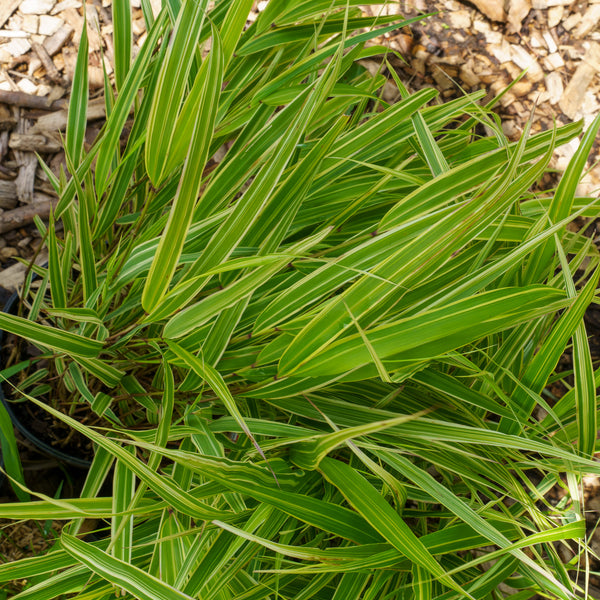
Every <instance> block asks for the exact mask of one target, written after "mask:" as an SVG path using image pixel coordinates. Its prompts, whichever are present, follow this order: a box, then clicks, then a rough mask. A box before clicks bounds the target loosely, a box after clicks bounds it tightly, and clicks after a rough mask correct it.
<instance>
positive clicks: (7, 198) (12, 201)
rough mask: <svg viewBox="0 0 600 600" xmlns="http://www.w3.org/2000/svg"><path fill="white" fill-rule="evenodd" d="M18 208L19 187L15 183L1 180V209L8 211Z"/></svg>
mask: <svg viewBox="0 0 600 600" xmlns="http://www.w3.org/2000/svg"><path fill="white" fill-rule="evenodd" d="M16 206H17V186H16V185H15V182H14V181H6V180H4V179H0V208H2V209H4V210H6V209H11V208H15V207H16Z"/></svg>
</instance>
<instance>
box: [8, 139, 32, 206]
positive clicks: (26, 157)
mask: <svg viewBox="0 0 600 600" xmlns="http://www.w3.org/2000/svg"><path fill="white" fill-rule="evenodd" d="M9 144H10V141H9ZM19 153H20V154H21V159H20V163H21V166H20V167H19V174H18V175H17V178H16V179H15V185H16V186H17V198H18V199H19V202H21V203H22V204H31V203H32V202H33V200H34V193H33V186H34V183H35V172H36V171H37V167H38V159H37V156H36V155H35V154H32V153H31V152H23V153H21V152H19Z"/></svg>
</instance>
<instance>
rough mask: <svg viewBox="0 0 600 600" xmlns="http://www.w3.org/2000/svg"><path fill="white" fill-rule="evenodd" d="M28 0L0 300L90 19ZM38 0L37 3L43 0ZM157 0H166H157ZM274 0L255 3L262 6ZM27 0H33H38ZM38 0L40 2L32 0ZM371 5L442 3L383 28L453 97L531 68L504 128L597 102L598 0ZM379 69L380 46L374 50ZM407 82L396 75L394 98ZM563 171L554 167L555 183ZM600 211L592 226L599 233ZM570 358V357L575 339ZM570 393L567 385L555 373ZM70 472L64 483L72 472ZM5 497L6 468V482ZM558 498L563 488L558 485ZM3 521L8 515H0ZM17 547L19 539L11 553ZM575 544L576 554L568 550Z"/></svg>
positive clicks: (593, 509) (90, 14)
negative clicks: (408, 21)
mask: <svg viewBox="0 0 600 600" xmlns="http://www.w3.org/2000/svg"><path fill="white" fill-rule="evenodd" d="M22 4H24V0H0V304H2V305H3V304H4V302H5V301H6V300H7V299H8V297H9V296H10V295H11V293H12V292H13V291H14V290H15V289H17V288H18V286H19V285H20V283H21V281H22V277H23V274H24V267H23V266H22V265H21V264H20V263H19V262H18V260H17V259H18V258H23V259H31V258H32V257H36V260H37V261H38V262H39V263H40V264H41V263H43V262H44V261H45V260H46V257H45V256H44V255H43V254H42V253H40V252H39V249H40V245H41V238H40V234H39V232H38V230H37V228H36V227H35V226H34V225H33V224H32V221H33V217H34V215H36V214H37V215H39V216H40V217H41V218H42V219H44V218H45V217H47V215H48V214H49V211H50V209H51V207H52V205H53V204H54V203H55V202H56V197H55V195H54V192H53V190H52V188H51V186H50V185H49V182H48V180H47V177H46V176H45V174H44V173H43V171H42V170H41V169H40V168H39V167H38V166H37V159H36V155H35V153H36V152H37V153H39V154H40V155H41V156H42V158H43V159H44V160H45V161H46V163H47V164H48V165H49V166H50V167H51V169H52V170H53V171H54V172H55V173H58V171H59V168H60V165H61V164H64V155H63V153H62V152H61V150H60V142H61V138H60V136H61V132H64V126H65V123H66V121H65V118H64V115H65V113H64V107H65V106H66V105H67V102H68V89H69V86H70V81H71V78H72V74H73V69H74V64H75V57H76V54H77V48H78V44H79V37H80V34H81V29H82V26H83V4H82V0H62V1H58V2H56V1H50V2H40V6H41V5H43V6H44V7H46V8H40V11H39V12H38V13H35V12H34V13H31V12H27V11H25V10H21V8H20V7H21V5H22ZM33 4H35V3H33ZM152 4H153V5H154V4H155V1H154V0H152ZM263 4H265V3H264V2H258V3H257V9H258V8H260V7H261V5H263ZM29 5H30V6H31V5H32V1H31V0H29ZM110 5H111V2H110V0H88V2H87V3H86V4H85V12H86V16H87V20H88V23H92V24H95V25H96V26H95V27H92V28H90V83H91V86H92V101H91V103H90V110H89V112H88V123H89V130H88V133H87V136H86V140H87V141H88V142H90V143H91V141H92V140H93V139H94V137H95V135H96V133H97V132H98V130H99V127H100V126H101V124H102V118H103V116H104V113H103V99H102V97H101V94H102V89H101V88H102V60H103V59H102V54H101V51H103V52H104V56H105V57H106V58H105V61H104V66H105V67H106V68H107V71H108V72H109V74H110V72H111V71H112V66H111V65H112V61H113V54H112V51H113V50H112V49H113V46H112V41H111V33H112V20H111V12H110ZM132 6H133V17H134V22H133V32H134V35H135V43H134V52H136V51H137V49H138V48H139V46H140V45H141V43H143V40H144V37H145V30H144V26H143V18H142V14H141V9H140V6H139V0H132ZM27 10H29V9H27ZM365 11H366V12H367V13H369V14H372V15H376V14H378V13H379V12H382V13H385V12H389V11H393V13H394V14H398V13H400V14H403V15H404V16H406V17H411V16H415V15H418V14H425V13H429V14H431V16H429V17H427V18H425V19H423V20H422V21H420V22H418V23H416V24H413V25H412V26H411V27H410V28H409V27H405V28H402V29H398V30H396V31H394V32H392V33H390V34H386V35H385V36H384V39H382V40H378V42H379V43H383V44H385V45H386V46H388V47H389V48H390V49H391V50H394V51H395V52H397V53H398V54H399V55H400V56H401V57H400V56H392V55H390V56H389V58H390V61H391V64H392V65H393V67H394V68H395V69H396V71H397V72H398V74H399V75H400V76H401V78H402V79H403V81H404V83H405V85H406V86H407V87H408V88H409V90H410V91H415V90H417V89H420V88H422V87H425V86H433V87H436V88H437V89H438V90H439V91H440V96H441V99H442V100H448V99H451V98H454V97H458V96H459V95H461V94H463V93H464V92H474V91H477V90H484V92H485V95H486V96H485V101H489V100H491V99H492V98H493V97H494V96H495V95H496V94H498V93H499V92H501V91H502V90H503V89H505V88H506V87H507V86H508V85H509V84H510V83H511V82H513V81H514V79H515V78H517V77H519V76H521V75H522V71H523V69H527V72H526V74H525V75H524V76H523V77H522V78H521V79H520V80H519V81H518V82H517V83H516V84H515V85H514V86H513V87H512V88H511V89H510V91H509V92H508V93H507V94H505V95H504V96H503V98H502V100H501V102H500V103H499V105H498V106H497V107H496V108H495V109H494V110H495V112H497V114H498V115H499V116H500V117H501V119H502V128H503V130H504V132H505V134H506V135H507V136H508V137H510V138H511V139H517V138H518V137H519V136H520V135H521V133H522V132H523V130H524V127H525V124H526V123H527V122H528V121H529V120H530V119H531V121H532V130H533V131H534V132H535V131H540V130H545V129H548V128H550V127H552V126H553V124H554V122H557V123H567V122H570V121H572V120H577V119H583V121H584V124H585V126H586V127H587V126H588V125H589V124H590V123H591V121H592V120H593V118H594V117H595V116H596V115H597V114H598V113H600V78H599V77H598V73H599V72H600V29H599V28H598V24H599V23H600V2H598V0H595V1H594V0H575V1H571V0H507V1H506V2H498V0H472V2H468V1H464V2H459V1H457V0H399V1H397V2H391V3H389V4H388V5H387V6H381V7H378V6H370V7H367V8H365ZM364 64H365V66H367V68H370V69H372V70H374V71H376V70H378V69H379V68H380V65H379V63H377V62H376V61H374V60H369V61H364ZM398 96H399V93H398V89H397V88H396V87H395V85H394V84H393V83H391V82H390V83H388V84H387V86H386V88H385V92H384V98H385V99H386V100H388V101H393V100H395V99H397V98H398ZM576 148H577V143H576V141H574V142H572V143H570V144H567V145H565V146H563V147H561V148H559V149H557V151H556V153H555V155H554V157H553V162H552V165H553V167H555V168H556V169H557V171H559V172H560V170H561V169H564V167H565V166H566V164H567V162H568V161H569V159H570V158H571V157H572V155H573V153H574V152H575V150H576ZM599 161H600V141H598V142H597V143H596V144H595V145H594V149H593V152H592V157H591V159H590V161H589V167H590V169H589V172H588V173H587V174H586V176H585V178H584V180H583V181H582V184H581V185H580V187H579V193H581V194H597V192H598V190H599V189H600V165H599V164H598V163H599ZM554 183H555V179H552V178H550V180H549V181H548V185H549V186H551V185H553V184H554ZM599 232H600V230H599V225H598V223H597V222H596V223H591V224H590V227H589V229H588V233H589V235H590V236H591V237H593V238H594V241H595V242H596V243H598V242H600V236H599ZM586 327H587V331H588V335H589V336H590V345H591V348H592V356H593V358H594V360H595V362H596V363H597V361H598V360H600V307H598V306H596V305H594V306H592V307H591V308H590V309H589V311H588V314H587V315H586ZM560 368H561V369H563V370H569V369H570V368H571V360H570V356H569V354H568V353H567V354H566V355H565V356H564V357H563V359H562V361H561V365H560ZM550 392H551V393H554V394H555V395H557V396H559V395H561V394H562V393H564V386H563V387H561V386H559V385H557V386H553V387H552V388H551V390H550ZM17 435H18V438H19V444H20V447H21V449H22V451H23V456H24V464H25V469H26V475H27V483H28V485H30V486H32V489H36V490H38V491H43V493H46V494H49V495H53V494H55V493H56V491H57V490H58V488H59V487H60V485H62V486H63V487H62V493H63V495H65V496H70V495H71V494H73V493H77V491H78V489H79V487H80V485H81V473H80V472H78V471H77V470H73V469H71V468H65V466H64V465H62V464H61V463H59V462H57V461H56V460H54V459H48V458H47V457H44V456H43V455H41V454H40V453H39V452H38V451H36V450H35V449H34V448H33V447H32V446H31V444H30V443H29V442H28V441H27V440H25V439H24V438H22V436H20V434H17ZM61 482H62V483H61ZM2 493H5V494H6V495H7V496H6V497H5V498H0V502H2V501H7V500H8V499H9V497H10V493H11V492H10V490H9V488H8V486H7V485H6V482H5V483H4V484H3V485H2V488H0V494H2ZM550 495H551V500H553V501H555V502H558V501H559V499H560V497H561V495H562V491H561V490H560V489H558V488H557V489H555V490H553V491H552V492H551V494H550ZM584 498H585V500H586V510H587V513H586V519H587V520H588V535H589V537H590V543H591V547H592V549H593V550H594V551H595V552H596V554H598V555H600V530H596V525H597V523H598V518H599V517H600V479H598V478H597V477H588V478H586V479H585V481H584ZM0 530H2V525H1V524H0ZM32 531H38V532H39V531H40V527H39V525H37V524H29V525H27V524H23V525H22V527H21V529H15V530H13V531H12V533H11V534H10V537H11V538H12V539H13V541H14V540H15V539H16V538H21V539H20V541H19V542H18V543H17V544H16V546H15V545H14V544H13V548H20V550H18V551H17V550H14V551H10V550H9V549H8V546H6V545H3V543H2V536H1V535H0V559H1V558H2V556H5V557H6V558H7V559H9V560H11V559H14V558H17V557H18V556H17V554H15V552H21V551H23V550H22V548H25V547H30V549H32V550H33V551H34V552H37V551H41V550H42V545H40V544H42V543H45V542H43V541H42V542H40V541H39V540H37V541H35V542H31V539H32ZM11 552H13V553H12V554H11ZM568 558H569V557H567V556H565V559H568ZM592 569H593V570H594V571H595V574H593V575H592V584H593V585H594V586H596V588H594V589H592V590H591V594H590V595H591V597H595V598H600V578H599V577H597V576H596V575H597V574H598V572H599V571H600V562H596V561H595V559H594V560H593V564H592Z"/></svg>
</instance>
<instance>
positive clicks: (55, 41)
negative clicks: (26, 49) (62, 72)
mask: <svg viewBox="0 0 600 600" xmlns="http://www.w3.org/2000/svg"><path fill="white" fill-rule="evenodd" d="M73 32H74V29H73V28H72V27H71V26H70V25H63V26H62V27H61V28H60V29H59V30H58V31H57V32H56V33H55V34H54V35H53V36H51V37H49V38H47V39H46V41H45V42H44V48H46V52H48V54H49V55H50V56H54V55H55V54H56V53H57V52H58V51H59V50H60V49H61V48H62V47H63V46H64V45H65V44H66V43H67V42H68V41H69V39H70V38H71V36H72V35H73Z"/></svg>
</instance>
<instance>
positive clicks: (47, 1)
mask: <svg viewBox="0 0 600 600" xmlns="http://www.w3.org/2000/svg"><path fill="white" fill-rule="evenodd" d="M55 4H56V0H22V2H21V4H20V6H19V10H20V11H21V12H22V13H23V14H24V15H46V14H48V13H49V12H50V11H51V10H52V9H53V8H54V5H55Z"/></svg>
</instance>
